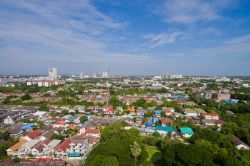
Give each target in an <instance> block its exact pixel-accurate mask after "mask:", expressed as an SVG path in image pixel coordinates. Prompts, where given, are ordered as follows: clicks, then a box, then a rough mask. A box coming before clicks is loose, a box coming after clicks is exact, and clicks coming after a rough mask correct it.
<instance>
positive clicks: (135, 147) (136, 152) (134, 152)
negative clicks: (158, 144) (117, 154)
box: [130, 142, 141, 166]
mask: <svg viewBox="0 0 250 166" xmlns="http://www.w3.org/2000/svg"><path fill="white" fill-rule="evenodd" d="M130 150H131V153H132V156H134V158H135V166H136V160H137V157H138V156H140V154H141V147H140V145H139V144H138V143H137V142H134V144H133V145H130Z"/></svg>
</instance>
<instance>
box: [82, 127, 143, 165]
mask: <svg viewBox="0 0 250 166" xmlns="http://www.w3.org/2000/svg"><path fill="white" fill-rule="evenodd" d="M134 142H137V143H139V144H140V145H141V154H140V156H138V158H137V159H138V160H137V163H143V162H144V161H145V159H146V158H147V153H146V151H145V148H144V146H143V145H142V138H141V136H140V135H139V131H138V130H136V129H131V130H124V129H122V124H114V125H112V126H109V127H106V128H105V129H104V130H103V131H102V138H101V142H100V144H99V145H98V146H97V147H96V148H95V149H93V151H92V152H91V153H90V155H89V156H88V158H87V160H86V165H87V166H95V165H109V164H111V163H113V164H114V165H117V164H119V165H120V166H130V165H134V163H135V158H134V157H133V156H132V152H131V150H130V147H131V145H133V143H134ZM97 161H98V162H97ZM97 163H98V164H97ZM138 165H139V164H138Z"/></svg>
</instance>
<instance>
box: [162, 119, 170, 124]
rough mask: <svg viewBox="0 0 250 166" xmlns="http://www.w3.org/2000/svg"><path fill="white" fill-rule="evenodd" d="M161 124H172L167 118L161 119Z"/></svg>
mask: <svg viewBox="0 0 250 166" xmlns="http://www.w3.org/2000/svg"><path fill="white" fill-rule="evenodd" d="M161 123H162V124H172V120H171V119H168V118H164V119H161Z"/></svg>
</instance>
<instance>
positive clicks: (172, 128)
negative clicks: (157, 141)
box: [155, 126, 174, 132]
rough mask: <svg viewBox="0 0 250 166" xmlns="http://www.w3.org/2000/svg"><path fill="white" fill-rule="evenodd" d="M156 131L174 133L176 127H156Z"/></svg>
mask: <svg viewBox="0 0 250 166" xmlns="http://www.w3.org/2000/svg"><path fill="white" fill-rule="evenodd" d="M155 130H162V131H167V132H173V131H174V127H172V126H156V128H155Z"/></svg>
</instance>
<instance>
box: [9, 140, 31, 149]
mask: <svg viewBox="0 0 250 166" xmlns="http://www.w3.org/2000/svg"><path fill="white" fill-rule="evenodd" d="M26 142H28V141H26V140H24V139H20V141H19V142H18V143H16V144H15V145H13V146H11V147H10V148H9V149H10V150H12V151H13V152H15V151H17V150H18V149H20V148H21V146H22V145H23V144H25V143H26Z"/></svg>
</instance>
